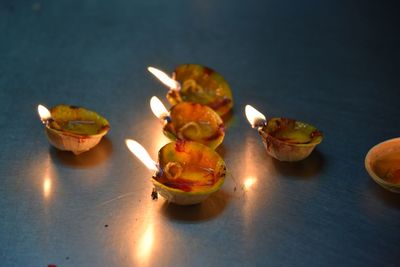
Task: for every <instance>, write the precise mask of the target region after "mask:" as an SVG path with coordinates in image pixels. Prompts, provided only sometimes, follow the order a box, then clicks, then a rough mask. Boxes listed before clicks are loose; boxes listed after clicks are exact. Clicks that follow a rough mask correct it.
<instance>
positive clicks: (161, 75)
mask: <svg viewBox="0 0 400 267" xmlns="http://www.w3.org/2000/svg"><path fill="white" fill-rule="evenodd" d="M147 70H148V71H149V72H150V73H151V74H153V75H154V76H155V77H156V78H157V79H159V80H160V81H161V82H162V83H163V84H165V85H166V86H168V87H169V88H170V89H171V90H176V91H179V90H180V88H181V85H180V83H179V82H177V81H175V80H174V79H172V78H171V77H169V76H168V75H167V74H166V73H165V72H163V71H161V70H159V69H156V68H153V67H148V68H147Z"/></svg>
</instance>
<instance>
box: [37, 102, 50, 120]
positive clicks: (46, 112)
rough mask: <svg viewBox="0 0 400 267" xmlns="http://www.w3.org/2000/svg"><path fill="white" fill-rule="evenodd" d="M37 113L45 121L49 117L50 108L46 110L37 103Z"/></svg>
mask: <svg viewBox="0 0 400 267" xmlns="http://www.w3.org/2000/svg"><path fill="white" fill-rule="evenodd" d="M38 113H39V116H40V119H41V120H42V122H46V121H47V120H48V119H50V118H51V113H50V110H48V109H47V108H46V107H45V106H43V105H38Z"/></svg>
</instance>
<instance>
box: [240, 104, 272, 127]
mask: <svg viewBox="0 0 400 267" xmlns="http://www.w3.org/2000/svg"><path fill="white" fill-rule="evenodd" d="M245 113H246V118H247V120H248V121H249V123H250V124H251V127H253V128H260V127H263V126H264V125H266V124H267V119H266V118H265V116H264V115H263V114H262V113H261V112H260V111H258V110H257V109H255V108H253V107H252V106H250V105H246V107H245Z"/></svg>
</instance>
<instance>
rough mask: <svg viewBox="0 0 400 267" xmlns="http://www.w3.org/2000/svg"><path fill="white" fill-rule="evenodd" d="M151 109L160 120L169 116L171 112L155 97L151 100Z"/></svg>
mask: <svg viewBox="0 0 400 267" xmlns="http://www.w3.org/2000/svg"><path fill="white" fill-rule="evenodd" d="M150 108H151V111H153V113H154V115H155V116H156V117H157V118H159V119H164V118H165V117H166V116H168V114H169V112H168V110H167V109H166V108H165V106H164V104H163V103H162V102H161V100H160V99H159V98H158V97H156V96H153V97H152V98H151V99H150Z"/></svg>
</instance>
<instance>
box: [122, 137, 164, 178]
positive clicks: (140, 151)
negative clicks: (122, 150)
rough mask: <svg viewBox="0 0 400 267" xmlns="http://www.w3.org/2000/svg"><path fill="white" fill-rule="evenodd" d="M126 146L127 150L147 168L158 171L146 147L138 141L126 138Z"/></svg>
mask: <svg viewBox="0 0 400 267" xmlns="http://www.w3.org/2000/svg"><path fill="white" fill-rule="evenodd" d="M125 143H126V146H127V147H128V148H129V150H130V151H131V152H132V153H133V154H134V155H135V156H136V157H137V158H138V159H139V160H140V161H141V162H142V163H143V164H144V165H145V166H146V167H147V168H148V169H149V170H153V171H158V167H157V164H156V162H155V161H154V160H153V159H152V158H151V157H150V155H149V153H147V151H146V149H145V148H144V147H143V146H142V145H141V144H139V143H138V142H136V141H134V140H131V139H126V140H125Z"/></svg>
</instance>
